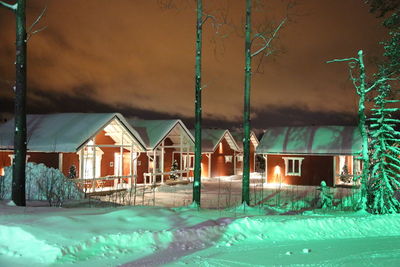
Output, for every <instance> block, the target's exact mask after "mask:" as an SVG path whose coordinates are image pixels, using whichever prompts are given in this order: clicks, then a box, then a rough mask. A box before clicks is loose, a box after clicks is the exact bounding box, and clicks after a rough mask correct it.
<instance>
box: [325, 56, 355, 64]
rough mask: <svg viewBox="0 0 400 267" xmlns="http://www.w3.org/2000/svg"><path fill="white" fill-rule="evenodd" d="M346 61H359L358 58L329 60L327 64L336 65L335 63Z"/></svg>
mask: <svg viewBox="0 0 400 267" xmlns="http://www.w3.org/2000/svg"><path fill="white" fill-rule="evenodd" d="M344 61H357V62H358V59H357V58H354V57H350V58H342V59H333V60H329V61H327V62H326V63H334V62H344Z"/></svg>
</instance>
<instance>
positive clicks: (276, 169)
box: [274, 165, 281, 177]
mask: <svg viewBox="0 0 400 267" xmlns="http://www.w3.org/2000/svg"><path fill="white" fill-rule="evenodd" d="M274 174H275V176H276V177H278V176H280V175H281V167H279V166H278V165H276V166H275V170H274Z"/></svg>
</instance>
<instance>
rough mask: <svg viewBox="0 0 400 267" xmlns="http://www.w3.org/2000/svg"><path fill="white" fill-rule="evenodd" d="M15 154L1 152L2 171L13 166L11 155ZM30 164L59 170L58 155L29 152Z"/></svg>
mask: <svg viewBox="0 0 400 267" xmlns="http://www.w3.org/2000/svg"><path fill="white" fill-rule="evenodd" d="M12 154H14V153H13V152H0V169H2V168H4V167H7V166H11V159H10V157H9V155H12ZM27 155H28V156H29V157H28V162H34V163H37V164H39V163H42V164H44V165H46V166H47V167H51V168H55V169H58V153H44V152H28V153H27Z"/></svg>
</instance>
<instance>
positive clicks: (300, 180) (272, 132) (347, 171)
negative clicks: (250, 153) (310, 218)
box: [256, 126, 362, 186]
mask: <svg viewBox="0 0 400 267" xmlns="http://www.w3.org/2000/svg"><path fill="white" fill-rule="evenodd" d="M361 149H362V140H361V134H360V131H359V129H358V128H357V127H353V126H309V127H307V126H306V127H272V128H268V129H267V130H266V131H265V133H264V135H263V137H262V138H261V140H260V144H259V146H258V147H257V150H256V153H257V154H262V155H263V156H264V158H265V181H266V182H267V183H279V184H281V183H283V184H291V185H319V184H320V183H321V181H322V180H324V181H325V182H326V183H327V185H329V186H332V185H351V184H353V179H352V178H353V177H354V175H357V174H360V173H361V169H362V164H361V161H360V160H359V159H357V156H359V155H360V153H361Z"/></svg>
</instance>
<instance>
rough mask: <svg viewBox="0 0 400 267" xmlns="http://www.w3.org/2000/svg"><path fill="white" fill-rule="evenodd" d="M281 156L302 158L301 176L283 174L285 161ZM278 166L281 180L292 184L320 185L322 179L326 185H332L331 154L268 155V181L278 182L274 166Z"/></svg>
mask: <svg viewBox="0 0 400 267" xmlns="http://www.w3.org/2000/svg"><path fill="white" fill-rule="evenodd" d="M283 157H301V158H304V159H303V162H302V165H301V176H285V161H284V160H283ZM276 166H279V167H280V171H281V172H280V173H281V176H280V177H281V182H282V183H285V184H292V185H320V183H321V181H322V180H324V181H325V182H326V184H327V185H328V186H332V185H333V156H303V155H290V156H288V155H268V160H267V168H268V183H279V182H280V179H279V177H276V175H275V173H274V172H275V167H276Z"/></svg>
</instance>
